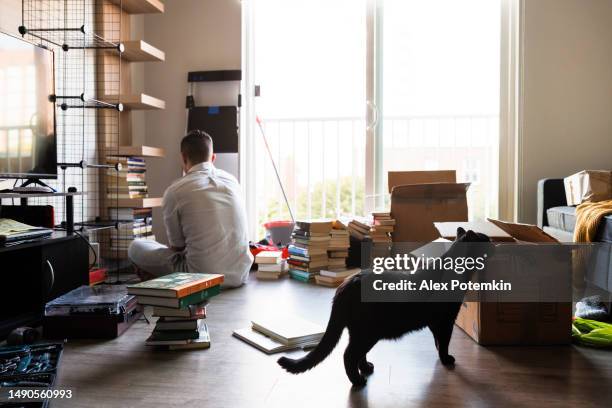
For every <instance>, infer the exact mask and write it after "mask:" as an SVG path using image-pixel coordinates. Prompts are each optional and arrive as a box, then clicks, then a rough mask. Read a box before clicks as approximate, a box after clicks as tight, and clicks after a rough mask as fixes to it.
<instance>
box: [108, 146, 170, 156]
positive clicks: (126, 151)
mask: <svg viewBox="0 0 612 408" xmlns="http://www.w3.org/2000/svg"><path fill="white" fill-rule="evenodd" d="M108 155H109V156H136V157H165V156H166V151H165V150H164V149H162V148H161V147H153V146H119V151H118V152H113V151H112V149H111V150H110V151H109V152H108Z"/></svg>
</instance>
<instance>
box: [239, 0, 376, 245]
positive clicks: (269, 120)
mask: <svg viewBox="0 0 612 408" xmlns="http://www.w3.org/2000/svg"><path fill="white" fill-rule="evenodd" d="M249 6H250V10H249V13H250V17H249V19H250V21H249V23H250V27H249V34H250V36H251V39H250V41H249V45H250V46H251V49H250V52H249V53H248V56H247V58H248V66H249V69H250V70H251V72H250V74H251V75H252V85H253V86H254V87H255V86H256V87H257V89H258V92H257V94H258V95H259V96H254V97H253V98H252V104H253V106H254V109H253V110H254V112H253V115H252V116H255V115H256V116H257V117H259V118H260V119H261V123H262V127H263V130H264V133H265V136H266V138H267V142H268V146H269V147H270V150H271V152H272V158H273V160H274V162H275V163H276V166H277V167H278V171H279V175H280V178H281V180H282V182H283V185H284V188H285V192H286V195H287V199H288V201H289V204H290V206H291V208H292V211H293V214H294V215H295V217H296V218H302V219H303V218H321V217H326V218H335V217H340V216H343V215H347V216H351V215H362V214H363V211H364V208H363V206H364V184H365V158H366V153H365V112H366V109H365V62H366V28H365V27H366V26H365V14H366V1H365V0H309V1H303V0H250V4H249ZM247 93H248V91H247ZM247 120H249V119H248V118H247ZM251 120H254V118H252V119H251ZM248 137H249V138H250V139H251V140H250V142H251V143H252V145H253V148H252V150H253V151H252V152H250V154H249V157H251V159H250V160H249V163H247V169H246V172H247V180H248V183H250V185H251V186H255V188H253V189H252V193H251V194H252V195H253V196H255V199H254V203H253V205H252V209H251V213H250V214H249V215H250V218H251V219H255V220H256V221H255V224H256V225H254V226H253V227H254V228H255V229H256V232H257V233H256V234H255V235H256V237H261V235H262V233H263V229H262V228H261V225H262V223H264V222H266V221H269V220H278V219H289V216H290V215H289V212H288V210H287V206H286V204H285V200H284V197H283V194H282V191H281V189H280V186H279V183H278V182H277V180H276V176H275V173H274V169H273V167H272V165H271V163H272V162H271V160H270V157H269V155H268V151H267V149H266V146H265V142H264V139H263V137H262V135H261V133H260V131H259V129H258V127H254V128H253V131H251V132H250V134H249V135H248Z"/></svg>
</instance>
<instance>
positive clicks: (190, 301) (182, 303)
mask: <svg viewBox="0 0 612 408" xmlns="http://www.w3.org/2000/svg"><path fill="white" fill-rule="evenodd" d="M219 293H221V285H217V286H213V287H212V288H208V289H206V290H203V291H201V292H196V293H192V294H191V295H189V296H185V297H184V298H180V299H178V301H179V309H184V308H187V307H188V306H189V305H195V304H197V303H202V302H203V301H205V300H206V299H210V298H211V297H213V296H217V295H218V294H219Z"/></svg>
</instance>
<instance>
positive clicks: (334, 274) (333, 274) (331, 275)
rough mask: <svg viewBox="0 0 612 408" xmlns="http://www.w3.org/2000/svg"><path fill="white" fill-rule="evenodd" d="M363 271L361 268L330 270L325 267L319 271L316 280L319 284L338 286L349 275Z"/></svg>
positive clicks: (331, 286)
mask: <svg viewBox="0 0 612 408" xmlns="http://www.w3.org/2000/svg"><path fill="white" fill-rule="evenodd" d="M359 272H361V269H359V268H351V269H347V268H344V269H342V270H337V271H330V270H327V269H323V270H321V271H320V272H319V274H318V275H317V276H315V282H316V283H317V285H321V286H328V287H330V288H337V287H338V286H340V285H341V284H342V282H344V280H345V279H346V278H348V277H349V276H352V275H355V274H356V273H359Z"/></svg>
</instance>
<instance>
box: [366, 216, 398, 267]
mask: <svg viewBox="0 0 612 408" xmlns="http://www.w3.org/2000/svg"><path fill="white" fill-rule="evenodd" d="M372 218H373V220H374V221H373V223H372V229H371V230H370V237H371V238H372V252H371V255H372V256H373V257H385V256H389V254H390V252H391V245H392V243H393V239H392V238H391V234H392V233H393V229H394V228H395V220H394V219H392V218H391V214H390V213H388V212H374V213H372Z"/></svg>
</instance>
